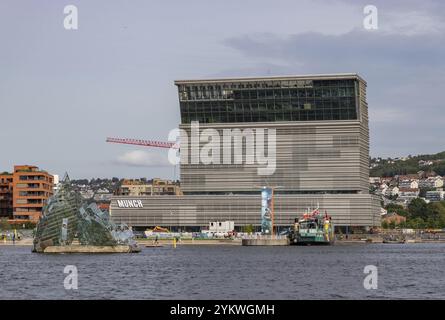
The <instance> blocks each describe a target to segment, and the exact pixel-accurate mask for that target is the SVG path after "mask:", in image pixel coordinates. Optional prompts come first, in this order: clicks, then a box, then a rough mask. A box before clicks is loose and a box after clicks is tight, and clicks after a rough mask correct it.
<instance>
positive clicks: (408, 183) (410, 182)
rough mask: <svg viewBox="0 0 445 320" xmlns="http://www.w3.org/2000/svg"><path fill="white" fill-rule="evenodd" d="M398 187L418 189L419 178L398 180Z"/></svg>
mask: <svg viewBox="0 0 445 320" xmlns="http://www.w3.org/2000/svg"><path fill="white" fill-rule="evenodd" d="M399 188H403V189H418V188H419V180H418V179H406V180H400V181H399Z"/></svg>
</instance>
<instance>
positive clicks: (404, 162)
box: [369, 151, 445, 177]
mask: <svg viewBox="0 0 445 320" xmlns="http://www.w3.org/2000/svg"><path fill="white" fill-rule="evenodd" d="M370 166H371V169H370V172H369V175H370V176H371V177H393V176H395V175H405V174H411V173H417V172H419V171H420V170H422V171H425V172H431V171H434V172H435V173H436V174H438V175H441V176H443V175H445V151H443V152H439V153H436V154H423V155H417V156H408V157H405V158H395V159H391V158H388V159H382V158H372V159H371V161H370Z"/></svg>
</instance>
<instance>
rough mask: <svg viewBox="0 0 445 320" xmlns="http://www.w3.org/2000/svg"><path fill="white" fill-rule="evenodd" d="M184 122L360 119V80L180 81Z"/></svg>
mask: <svg viewBox="0 0 445 320" xmlns="http://www.w3.org/2000/svg"><path fill="white" fill-rule="evenodd" d="M178 90H179V101H180V109H181V121H182V123H183V124H187V123H190V122H191V121H199V122H201V123H227V122H275V121H323V120H356V119H357V114H358V112H357V108H358V102H357V101H358V99H357V98H358V80H355V79H341V80H276V81H272V80H270V81H263V80H256V81H242V82H227V83H224V82H223V83H221V82H218V83H211V82H209V83H205V82H203V83H200V84H197V83H192V84H180V85H178Z"/></svg>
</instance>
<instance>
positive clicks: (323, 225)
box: [289, 208, 335, 245]
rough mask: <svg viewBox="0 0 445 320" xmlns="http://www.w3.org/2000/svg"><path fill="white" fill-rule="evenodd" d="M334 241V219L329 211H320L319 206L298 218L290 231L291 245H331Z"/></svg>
mask: <svg viewBox="0 0 445 320" xmlns="http://www.w3.org/2000/svg"><path fill="white" fill-rule="evenodd" d="M334 242H335V236H334V224H333V223H332V219H331V217H330V216H329V215H328V214H327V212H325V213H324V214H322V213H320V210H319V209H318V208H317V209H315V210H312V212H306V213H305V214H304V215H303V217H302V218H300V219H298V218H296V219H295V223H294V225H293V227H291V230H290V232H289V243H290V244H291V245H330V244H333V243H334Z"/></svg>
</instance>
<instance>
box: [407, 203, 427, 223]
mask: <svg viewBox="0 0 445 320" xmlns="http://www.w3.org/2000/svg"><path fill="white" fill-rule="evenodd" d="M408 211H409V216H410V217H411V218H421V219H422V220H426V219H427V218H428V216H429V215H430V208H428V205H427V203H426V202H425V201H424V200H423V199H420V198H416V199H413V200H411V202H410V203H409V205H408Z"/></svg>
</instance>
